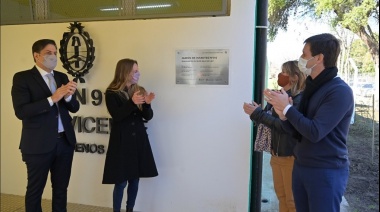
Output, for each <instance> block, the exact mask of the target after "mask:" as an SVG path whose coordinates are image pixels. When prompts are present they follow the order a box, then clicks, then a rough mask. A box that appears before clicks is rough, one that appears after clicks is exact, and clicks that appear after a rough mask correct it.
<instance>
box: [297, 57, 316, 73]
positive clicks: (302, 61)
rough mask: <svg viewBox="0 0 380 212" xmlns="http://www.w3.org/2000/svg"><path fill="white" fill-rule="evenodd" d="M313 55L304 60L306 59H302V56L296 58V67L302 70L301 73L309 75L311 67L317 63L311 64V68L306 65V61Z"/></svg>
mask: <svg viewBox="0 0 380 212" xmlns="http://www.w3.org/2000/svg"><path fill="white" fill-rule="evenodd" d="M313 58H314V57H312V58H310V59H308V60H306V59H303V58H302V57H300V58H299V59H298V68H299V69H300V71H302V72H303V73H305V74H306V75H310V74H311V71H312V69H313V68H314V66H316V65H317V64H315V65H313V67H311V68H307V67H306V65H307V62H308V61H309V60H311V59H313Z"/></svg>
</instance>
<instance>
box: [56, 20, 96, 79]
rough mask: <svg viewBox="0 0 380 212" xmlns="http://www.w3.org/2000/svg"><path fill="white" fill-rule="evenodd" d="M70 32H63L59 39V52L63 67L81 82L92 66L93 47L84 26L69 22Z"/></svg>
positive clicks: (93, 58)
mask: <svg viewBox="0 0 380 212" xmlns="http://www.w3.org/2000/svg"><path fill="white" fill-rule="evenodd" d="M68 28H69V29H70V32H65V33H63V38H62V40H61V41H60V48H59V54H60V55H61V56H60V58H59V59H61V61H62V63H63V68H64V69H66V70H67V72H68V73H69V74H71V75H72V76H73V77H74V81H75V82H77V81H78V79H79V81H80V82H81V83H84V82H85V80H84V79H83V76H84V75H85V74H87V73H88V71H89V70H90V69H91V68H92V66H93V64H92V63H93V62H94V60H95V56H94V53H95V47H94V43H93V41H92V39H90V35H89V34H88V32H86V31H83V28H84V26H82V24H81V23H79V22H74V23H70V27H68Z"/></svg>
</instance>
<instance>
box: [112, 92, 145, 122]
mask: <svg viewBox="0 0 380 212" xmlns="http://www.w3.org/2000/svg"><path fill="white" fill-rule="evenodd" d="M105 97H106V106H107V110H108V112H109V114H110V115H111V117H112V120H113V121H114V122H118V121H121V120H123V119H125V118H126V117H128V116H130V115H131V114H132V113H133V112H136V111H137V110H138V108H137V106H136V105H135V104H134V103H133V102H132V99H128V100H127V99H124V97H122V96H120V95H119V94H118V93H116V92H113V91H106V94H105Z"/></svg>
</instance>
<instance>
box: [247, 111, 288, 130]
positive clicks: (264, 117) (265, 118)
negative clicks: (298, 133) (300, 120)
mask: <svg viewBox="0 0 380 212" xmlns="http://www.w3.org/2000/svg"><path fill="white" fill-rule="evenodd" d="M250 118H251V120H252V121H256V122H258V123H262V124H264V125H265V126H267V127H269V128H271V129H275V130H276V131H278V132H280V133H292V132H293V129H292V128H291V127H289V126H288V125H284V123H283V122H284V121H282V120H281V119H280V118H277V117H274V116H273V115H271V114H269V113H267V112H266V111H265V110H263V109H261V108H257V109H256V110H255V111H253V113H252V114H251V116H250ZM287 126H288V127H287Z"/></svg>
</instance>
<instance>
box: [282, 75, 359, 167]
mask: <svg viewBox="0 0 380 212" xmlns="http://www.w3.org/2000/svg"><path fill="white" fill-rule="evenodd" d="M353 109H354V98H353V94H352V90H351V88H350V87H349V86H348V85H347V84H346V83H345V82H344V81H343V80H342V79H340V78H339V77H335V78H334V79H332V80H331V81H329V82H327V83H325V84H323V85H322V87H320V88H319V89H318V90H317V91H316V92H315V93H314V94H313V95H312V96H311V98H310V100H309V104H308V108H307V112H306V116H304V115H303V114H302V113H300V112H299V111H298V110H297V109H296V108H294V107H290V108H289V110H288V111H287V113H286V118H287V121H284V122H283V125H284V127H285V128H287V129H288V130H289V131H291V130H294V129H295V130H297V131H298V132H300V133H301V135H302V140H301V142H298V143H297V144H296V146H295V149H294V155H295V157H296V160H295V163H297V164H299V165H302V166H308V167H319V168H343V167H348V166H349V160H348V150H347V145H346V141H347V135H348V130H349V126H350V121H351V116H352V112H353ZM293 127H294V128H293Z"/></svg>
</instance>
